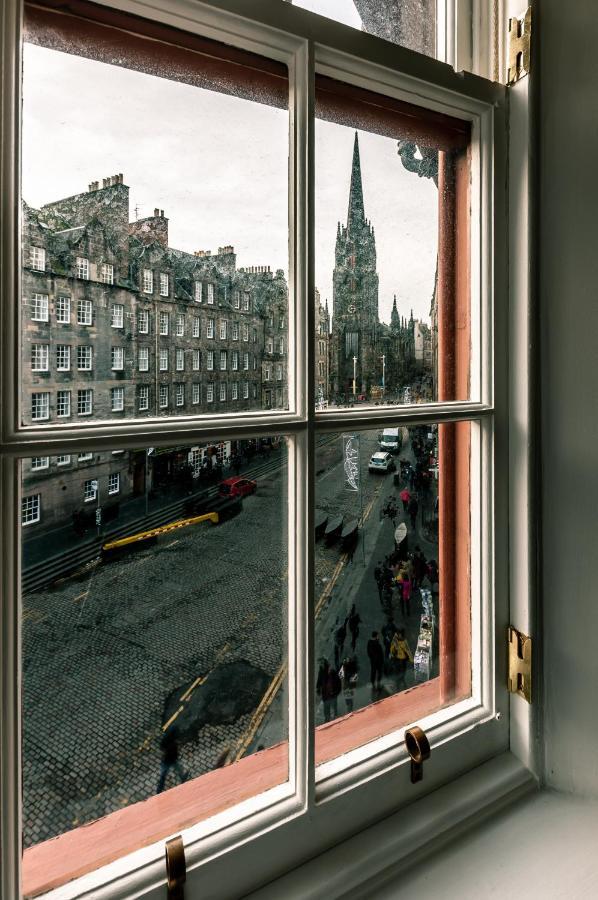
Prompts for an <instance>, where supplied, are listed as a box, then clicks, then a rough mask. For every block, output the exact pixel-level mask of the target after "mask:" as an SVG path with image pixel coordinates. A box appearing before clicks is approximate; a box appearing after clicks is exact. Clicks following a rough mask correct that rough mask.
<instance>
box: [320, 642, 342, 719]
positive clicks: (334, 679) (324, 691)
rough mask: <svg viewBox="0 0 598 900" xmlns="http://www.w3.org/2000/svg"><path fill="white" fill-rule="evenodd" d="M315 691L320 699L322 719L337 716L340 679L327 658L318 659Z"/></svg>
mask: <svg viewBox="0 0 598 900" xmlns="http://www.w3.org/2000/svg"><path fill="white" fill-rule="evenodd" d="M316 691H317V693H318V695H319V696H320V698H321V700H322V707H323V710H324V721H325V722H329V721H330V719H331V718H333V719H336V717H337V716H338V695H339V694H340V692H341V680H340V678H339V677H338V672H337V671H336V669H333V668H332V667H331V665H330V663H329V662H328V660H327V659H325V658H322V659H321V660H320V670H319V672H318V680H317V682H316Z"/></svg>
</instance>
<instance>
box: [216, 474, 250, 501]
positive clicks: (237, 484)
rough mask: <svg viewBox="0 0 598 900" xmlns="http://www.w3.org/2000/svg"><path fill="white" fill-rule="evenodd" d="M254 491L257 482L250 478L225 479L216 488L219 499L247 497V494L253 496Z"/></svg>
mask: <svg viewBox="0 0 598 900" xmlns="http://www.w3.org/2000/svg"><path fill="white" fill-rule="evenodd" d="M256 490H257V481H252V480H251V478H226V479H225V480H224V481H221V482H220V485H219V487H218V493H219V495H220V496H221V497H247V495H248V494H255V492H256Z"/></svg>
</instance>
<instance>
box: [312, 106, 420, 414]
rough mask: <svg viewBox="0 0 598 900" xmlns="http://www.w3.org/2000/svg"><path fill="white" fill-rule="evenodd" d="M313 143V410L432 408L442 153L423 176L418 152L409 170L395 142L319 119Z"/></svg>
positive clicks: (412, 148)
mask: <svg viewBox="0 0 598 900" xmlns="http://www.w3.org/2000/svg"><path fill="white" fill-rule="evenodd" d="M316 140H317V158H318V171H317V177H316V231H317V241H316V246H317V248H318V251H317V255H316V283H317V285H318V290H317V291H316V299H315V303H316V320H317V325H316V330H317V334H316V392H317V393H316V407H317V408H318V409H326V408H328V407H329V406H336V407H347V406H354V405H360V404H379V403H402V404H404V403H421V402H426V401H431V400H436V399H438V372H437V358H438V309H437V304H438V298H437V255H438V189H437V186H436V183H435V181H437V177H436V175H435V172H436V169H437V157H438V154H437V152H436V151H426V153H427V156H426V159H427V162H428V163H429V164H430V166H429V168H430V173H429V174H430V177H420V178H418V177H417V175H415V174H414V172H413V166H415V169H417V167H418V166H420V167H421V166H422V165H423V164H424V161H425V160H424V157H423V156H422V154H421V152H420V151H419V150H418V151H417V152H416V151H415V148H414V147H413V145H409V148H407V149H404V153H403V156H404V157H405V159H406V158H407V157H406V156H405V153H407V152H411V151H412V150H413V152H414V153H416V158H415V159H414V160H411V159H409V167H407V166H406V165H404V164H402V161H401V160H402V157H400V156H399V154H398V153H397V141H396V140H393V139H392V138H389V137H384V136H381V135H378V134H371V133H368V132H364V131H359V132H357V131H355V130H354V129H353V128H350V127H347V126H346V125H341V124H336V123H334V122H329V121H324V120H321V119H318V120H317V126H316ZM412 163H413V166H412V165H411V164H412ZM419 174H420V175H421V174H422V173H421V172H420V173H419Z"/></svg>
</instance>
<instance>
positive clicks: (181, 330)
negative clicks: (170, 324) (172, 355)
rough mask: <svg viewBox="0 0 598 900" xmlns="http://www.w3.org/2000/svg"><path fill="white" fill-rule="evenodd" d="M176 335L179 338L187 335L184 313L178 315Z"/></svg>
mask: <svg viewBox="0 0 598 900" xmlns="http://www.w3.org/2000/svg"><path fill="white" fill-rule="evenodd" d="M176 333H177V337H182V336H183V335H184V334H185V316H184V315H183V313H177V314H176Z"/></svg>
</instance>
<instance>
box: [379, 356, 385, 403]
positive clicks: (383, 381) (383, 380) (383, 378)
mask: <svg viewBox="0 0 598 900" xmlns="http://www.w3.org/2000/svg"><path fill="white" fill-rule="evenodd" d="M380 359H381V360H382V396H384V391H385V377H386V354H385V353H383V354H382V356H381V357H380Z"/></svg>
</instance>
